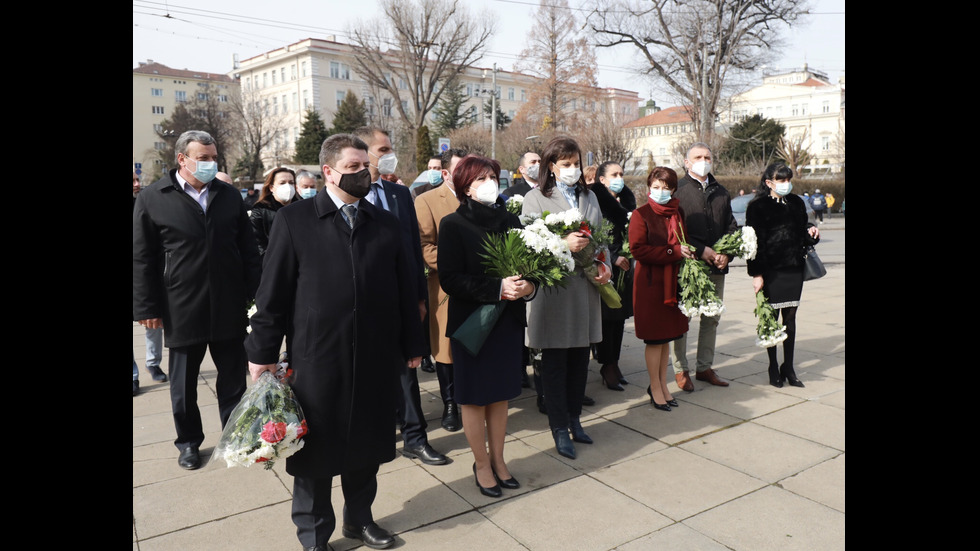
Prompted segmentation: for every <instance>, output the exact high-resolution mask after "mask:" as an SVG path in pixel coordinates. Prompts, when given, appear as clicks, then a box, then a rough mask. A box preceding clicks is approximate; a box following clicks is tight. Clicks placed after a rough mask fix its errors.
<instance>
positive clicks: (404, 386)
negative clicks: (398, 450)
mask: <svg viewBox="0 0 980 551" xmlns="http://www.w3.org/2000/svg"><path fill="white" fill-rule="evenodd" d="M398 380H399V383H400V384H401V392H399V393H398V403H397V405H396V413H397V421H398V426H399V428H400V429H401V433H402V440H403V441H404V442H405V447H411V448H414V447H418V446H421V445H423V444H427V443H428V442H429V437H428V436H427V435H426V433H425V429H427V428H428V426H429V425H428V424H427V423H426V422H425V414H424V413H423V412H422V395H421V392H420V391H419V373H418V370H417V369H412V368H410V367H407V366H405V365H404V364H403V365H402V368H401V373H400V374H399V376H398Z"/></svg>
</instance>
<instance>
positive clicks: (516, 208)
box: [504, 195, 524, 216]
mask: <svg viewBox="0 0 980 551" xmlns="http://www.w3.org/2000/svg"><path fill="white" fill-rule="evenodd" d="M504 206H505V207H506V208H507V212H509V213H511V214H516V215H517V216H520V215H521V209H523V208H524V196H523V195H514V196H511V197H508V198H507V202H506V203H504Z"/></svg>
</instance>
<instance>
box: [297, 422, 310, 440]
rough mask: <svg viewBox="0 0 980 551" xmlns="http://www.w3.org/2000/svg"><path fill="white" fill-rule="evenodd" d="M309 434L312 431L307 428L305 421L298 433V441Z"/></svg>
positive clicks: (301, 423) (300, 425)
mask: <svg viewBox="0 0 980 551" xmlns="http://www.w3.org/2000/svg"><path fill="white" fill-rule="evenodd" d="M308 432H310V429H309V427H307V426H306V419H303V420H302V421H301V422H300V424H299V430H298V431H296V439H297V440H298V439H300V438H302V437H303V436H305V435H306V433H308Z"/></svg>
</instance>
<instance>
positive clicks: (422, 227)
mask: <svg viewBox="0 0 980 551" xmlns="http://www.w3.org/2000/svg"><path fill="white" fill-rule="evenodd" d="M458 208H459V200H458V199H456V195H455V194H454V193H453V191H452V190H451V189H450V188H449V186H447V185H445V184H443V185H441V186H439V187H437V188H435V189H433V190H430V191H427V192H425V193H423V194H421V195H419V196H418V197H417V198H416V199H415V214H416V216H417V217H418V219H419V235H420V237H421V239H422V258H423V259H424V260H425V264H426V266H428V268H429V343H430V346H431V347H432V357H433V358H435V360H436V361H437V362H439V363H446V364H451V363H453V356H452V352H450V350H449V337H447V336H446V323H447V321H448V317H449V301H448V300H447V299H446V297H447V296H448V295H446V292H445V291H443V290H442V286H440V285H439V272H438V266H437V264H436V258H437V257H438V251H439V248H438V243H439V222H441V221H442V219H443V217H445V216H447V215H449V214H452V213H454V212H456V209H458Z"/></svg>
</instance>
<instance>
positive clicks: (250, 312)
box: [245, 299, 258, 333]
mask: <svg viewBox="0 0 980 551" xmlns="http://www.w3.org/2000/svg"><path fill="white" fill-rule="evenodd" d="M255 312H258V308H257V307H256V306H255V300H254V299H253V300H250V301H249V302H248V310H246V311H245V315H247V316H248V319H249V324H248V327H246V328H245V330H246V331H248V332H249V333H251V332H252V323H251V319H252V316H253V315H255Z"/></svg>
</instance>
